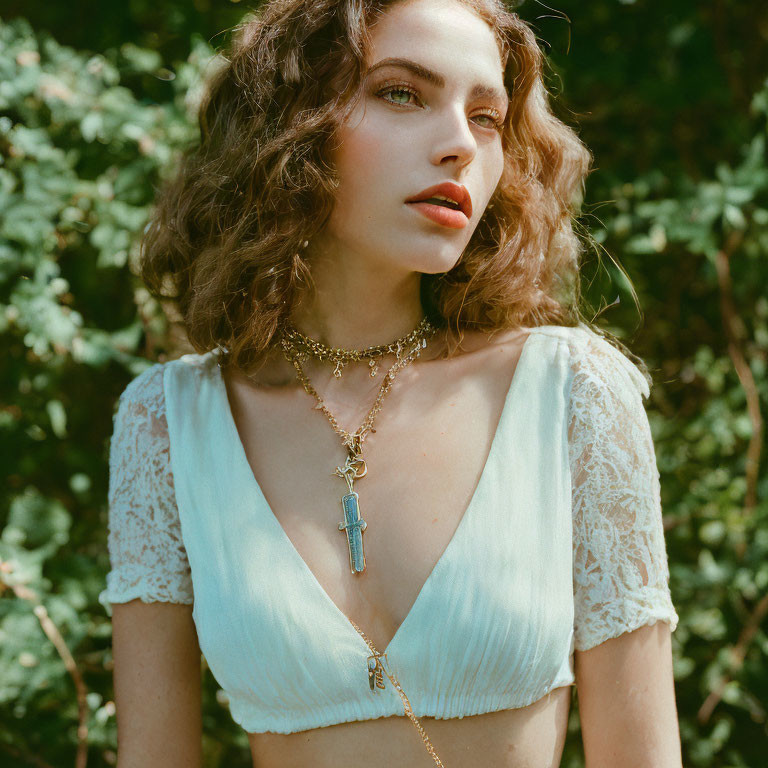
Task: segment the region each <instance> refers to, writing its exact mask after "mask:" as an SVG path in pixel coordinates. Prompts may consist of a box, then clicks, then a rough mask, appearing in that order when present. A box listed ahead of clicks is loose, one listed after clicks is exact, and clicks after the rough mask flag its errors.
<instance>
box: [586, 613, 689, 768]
mask: <svg viewBox="0 0 768 768" xmlns="http://www.w3.org/2000/svg"><path fill="white" fill-rule="evenodd" d="M574 656H575V665H576V690H577V696H578V701H579V715H580V718H581V734H582V739H583V742H584V755H585V757H586V765H587V768H614V767H615V766H621V767H622V768H681V766H682V756H681V749H680V734H679V730H678V725H677V707H676V704H675V685H674V680H673V677H672V643H671V632H670V628H669V625H668V624H667V623H666V622H664V621H659V622H656V623H655V624H653V625H646V626H643V627H640V628H639V629H636V630H633V631H632V632H627V633H625V634H622V635H620V636H619V637H616V638H612V639H610V640H606V641H604V642H602V643H600V644H599V645H597V646H595V647H594V648H591V649H590V650H588V651H575V653H574Z"/></svg>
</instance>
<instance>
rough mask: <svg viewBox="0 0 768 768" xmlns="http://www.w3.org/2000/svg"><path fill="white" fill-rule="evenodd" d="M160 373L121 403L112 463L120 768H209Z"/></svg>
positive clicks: (109, 599) (153, 372)
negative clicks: (206, 766) (204, 760)
mask: <svg viewBox="0 0 768 768" xmlns="http://www.w3.org/2000/svg"><path fill="white" fill-rule="evenodd" d="M162 373H163V369H162V366H160V365H155V366H153V367H152V368H150V369H148V370H147V371H145V372H144V373H143V374H141V375H140V376H139V377H137V378H136V379H134V380H133V381H132V382H131V383H130V384H129V385H128V387H127V388H126V390H125V392H123V394H122V395H121V397H120V403H119V407H118V410H117V414H116V416H115V422H114V431H113V435H112V442H111V446H110V459H109V554H110V562H111V565H112V568H111V570H110V572H109V573H108V574H107V588H106V589H105V590H104V592H103V593H102V594H101V595H100V596H99V599H100V600H101V602H102V603H103V604H104V606H105V608H106V609H107V612H108V613H109V614H110V615H111V616H112V648H113V657H114V673H113V674H114V687H115V703H116V708H117V731H118V768H161V766H162V768H199V766H201V765H202V722H201V664H200V662H201V654H200V647H199V644H198V638H197V630H196V627H195V624H194V621H193V618H192V605H193V602H194V601H193V590H192V581H191V573H190V568H189V563H188V561H187V558H186V550H185V548H184V545H183V541H182V536H181V526H180V521H179V514H178V509H177V507H176V496H175V490H174V485H173V475H172V472H171V468H170V461H169V449H170V445H169V438H168V427H167V422H166V418H165V403H164V397H163V386H162Z"/></svg>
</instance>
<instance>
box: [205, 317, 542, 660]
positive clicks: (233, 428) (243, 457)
mask: <svg viewBox="0 0 768 768" xmlns="http://www.w3.org/2000/svg"><path fill="white" fill-rule="evenodd" d="M537 330H538V327H537V326H534V327H533V328H530V329H528V332H527V334H526V337H525V340H524V341H523V344H522V347H521V349H520V354H519V356H518V358H517V363H516V364H515V368H514V371H513V372H512V379H511V381H510V383H509V387H508V389H507V392H506V395H505V396H504V404H503V405H502V408H501V415H500V416H499V420H498V422H497V423H496V430H495V431H494V433H493V438H492V440H491V447H490V449H489V451H488V455H487V456H486V459H485V464H484V465H483V469H482V471H481V473H480V479H479V480H478V481H477V485H476V486H475V489H474V491H473V493H472V496H471V497H470V500H469V503H468V504H467V507H466V509H465V510H464V513H463V514H462V516H461V518H460V520H459V524H458V526H457V527H456V529H455V530H454V532H453V535H452V536H451V538H450V539H449V541H448V543H447V544H446V545H445V548H444V549H443V551H442V553H441V554H440V556H439V557H438V558H437V560H436V561H435V564H434V565H433V566H432V569H431V570H430V572H429V575H428V576H427V578H426V580H425V581H424V583H423V584H422V585H421V588H420V589H419V591H418V593H417V595H416V599H415V600H414V601H413V603H412V604H411V607H410V608H409V609H408V613H406V615H405V618H404V619H403V620H402V622H401V623H400V626H398V628H397V629H396V630H395V634H394V635H393V636H392V639H391V640H390V641H389V643H388V644H387V647H386V648H385V649H384V651H383V653H385V654H387V657H388V658H390V657H391V652H392V648H393V646H394V645H395V643H396V642H397V641H398V638H399V637H401V636H402V635H403V632H404V631H405V629H406V628H407V626H408V624H409V621H410V619H411V617H412V616H413V615H414V613H415V611H416V609H417V607H418V606H419V605H420V603H421V602H422V597H423V595H424V593H425V592H426V589H427V587H428V586H429V584H430V583H431V582H432V579H433V576H434V574H435V572H436V571H437V570H438V567H439V566H440V564H441V563H443V562H444V561H445V559H446V558H447V557H448V555H449V552H450V551H451V550H452V549H454V548H455V547H456V546H458V545H457V543H456V542H457V541H458V540H459V538H460V536H461V533H462V529H464V528H466V522H467V520H468V518H469V516H470V514H471V513H472V511H473V509H474V507H475V501H476V499H477V497H478V494H479V492H480V490H481V488H482V487H483V485H484V484H485V483H487V482H488V478H487V475H488V468H489V466H490V465H491V460H492V458H493V455H494V452H495V451H496V450H497V449H498V446H497V443H498V436H499V433H500V432H501V428H502V425H503V423H504V421H505V420H506V419H507V418H508V417H509V411H510V410H511V403H512V401H513V395H514V393H515V391H516V390H517V389H518V386H517V384H518V382H519V380H520V378H521V376H520V375H519V374H520V373H521V372H522V371H523V370H524V366H523V364H524V363H525V361H526V359H527V355H526V352H527V349H528V347H529V344H528V342H529V341H530V339H531V336H533V335H534V332H535V331H537ZM213 367H214V368H215V382H216V388H217V390H218V393H219V396H220V397H221V405H222V410H223V411H224V420H225V422H226V427H225V429H226V430H227V431H228V432H229V433H230V439H231V441H232V443H233V445H234V448H233V451H234V453H235V454H236V457H235V459H234V460H235V462H237V463H238V464H239V465H240V466H242V467H243V470H244V474H245V475H246V477H247V478H248V479H247V481H246V482H248V483H250V485H251V486H252V487H253V488H254V489H255V490H256V495H257V497H258V498H259V499H260V501H261V507H262V508H263V509H264V510H265V511H266V513H267V515H268V516H269V518H270V521H271V522H272V523H273V524H274V526H275V527H276V528H277V530H278V535H279V536H280V537H281V538H282V540H283V541H284V542H285V543H286V544H287V546H288V548H289V550H290V551H291V552H292V556H293V558H294V559H295V560H296V562H297V565H298V566H299V568H300V569H301V570H302V572H303V573H304V575H305V576H306V578H307V579H308V580H309V581H310V582H311V583H312V585H313V588H314V589H315V591H316V592H317V593H318V595H319V596H320V598H321V599H322V600H323V601H324V602H325V603H326V604H327V605H328V606H329V608H330V609H331V610H332V611H333V612H334V613H335V614H336V615H337V616H338V617H342V618H343V620H344V623H345V624H346V625H347V626H348V627H349V629H350V631H351V632H352V633H353V634H354V635H355V637H356V638H357V639H358V640H359V641H360V642H361V643H363V645H365V641H364V640H363V639H362V637H360V635H359V634H358V632H357V631H356V630H355V628H354V627H353V626H352V623H351V622H350V619H349V617H348V616H347V615H346V614H345V613H344V611H342V610H341V609H340V608H339V607H338V605H336V603H335V602H334V601H333V599H332V598H331V596H330V595H329V594H328V592H327V591H326V589H325V587H323V585H322V584H321V583H320V582H319V581H318V579H317V577H316V576H315V574H314V572H313V571H312V569H311V568H310V567H309V565H307V562H306V560H304V558H303V557H302V556H301V554H300V552H299V550H298V549H296V546H295V545H294V543H293V541H291V538H290V537H289V536H288V534H287V533H286V531H285V528H283V525H282V523H281V522H280V520H279V519H278V517H277V515H275V513H274V511H273V510H272V507H271V506H270V504H269V502H268V501H267V497H266V496H265V495H264V491H263V490H262V488H261V486H260V485H259V482H258V480H257V479H256V475H255V474H254V472H253V469H252V468H251V465H250V462H249V461H248V456H247V454H246V452H245V446H244V445H243V441H242V440H241V438H240V433H239V432H238V429H237V424H236V423H235V418H234V415H233V413H232V407H231V405H230V402H229V397H228V395H227V387H226V383H225V381H224V377H223V375H222V372H221V368H220V367H219V366H218V365H214V366H213ZM236 471H237V470H236ZM367 648H368V647H367V645H366V649H367Z"/></svg>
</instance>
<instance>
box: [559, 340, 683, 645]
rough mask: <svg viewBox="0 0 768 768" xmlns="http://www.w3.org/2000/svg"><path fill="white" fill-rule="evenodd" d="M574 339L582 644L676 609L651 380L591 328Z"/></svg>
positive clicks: (572, 442)
mask: <svg viewBox="0 0 768 768" xmlns="http://www.w3.org/2000/svg"><path fill="white" fill-rule="evenodd" d="M578 339H579V340H578V341H577V342H576V343H574V344H573V346H572V365H573V372H574V373H573V378H572V380H571V390H570V398H569V416H568V443H569V460H570V470H571V481H572V501H573V507H572V511H573V577H574V647H575V649H576V650H579V651H584V650H588V649H590V648H593V647H594V646H596V645H598V644H600V643H602V642H604V641H606V640H609V639H611V638H614V637H618V636H619V635H621V634H623V633H625V632H631V631H632V630H635V629H637V628H639V627H641V626H644V625H646V624H655V623H656V622H657V621H659V620H661V621H666V622H667V623H668V624H669V625H670V628H671V630H672V631H674V630H675V628H676V627H677V623H678V615H677V613H676V611H675V608H674V606H673V604H672V600H671V595H670V590H669V566H668V561H667V553H666V544H665V540H664V529H663V525H662V517H661V497H660V484H659V471H658V468H657V466H656V456H655V450H654V445H653V440H652V436H651V430H650V425H649V422H648V417H647V414H646V412H645V409H644V406H643V396H645V397H647V396H648V393H649V386H648V383H647V381H646V379H645V377H644V376H643V374H642V373H641V372H640V370H639V369H638V368H637V367H636V366H635V365H634V364H633V363H632V362H631V360H629V358H628V357H626V356H625V355H624V354H622V352H621V351H620V350H618V349H617V348H616V347H614V346H613V345H611V344H610V343H609V342H608V341H606V340H605V339H603V338H602V337H600V336H599V335H597V334H596V333H594V332H592V331H583V332H580V333H579V334H578Z"/></svg>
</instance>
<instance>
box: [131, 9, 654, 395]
mask: <svg viewBox="0 0 768 768" xmlns="http://www.w3.org/2000/svg"><path fill="white" fill-rule="evenodd" d="M397 2H403V0H389V1H387V0H384V1H381V0H267V2H265V3H264V4H263V5H261V6H260V7H259V8H258V9H257V10H256V11H255V12H250V13H249V14H247V15H246V16H245V17H244V18H243V19H242V20H241V22H240V23H239V24H238V25H237V26H236V27H235V28H234V29H233V30H232V31H233V34H232V36H231V42H230V44H229V46H228V49H227V50H225V52H224V53H223V54H222V55H221V56H220V57H219V61H220V64H219V66H218V67H216V68H214V70H213V72H212V73H211V74H209V75H208V77H207V78H206V82H205V83H204V93H203V96H202V99H201V101H200V106H199V111H198V122H199V128H200V138H199V141H196V142H195V143H194V144H193V145H192V146H190V147H188V148H187V149H186V150H185V151H184V152H183V153H182V156H181V158H180V161H179V163H178V166H177V169H176V170H175V171H174V172H173V174H172V175H171V176H169V177H168V178H167V179H166V180H165V181H164V183H163V184H162V185H161V187H160V189H159V190H158V194H157V197H156V200H155V205H154V206H153V212H152V216H151V220H150V222H149V225H148V227H147V229H146V230H145V233H144V237H143V239H142V243H141V253H140V276H141V278H142V280H143V282H144V283H145V285H146V286H147V288H148V290H149V291H150V293H152V294H154V295H155V296H157V297H158V298H160V299H164V300H169V301H170V302H171V304H172V308H173V309H174V310H175V314H176V315H177V318H178V319H179V320H180V322H181V323H182V325H183V328H184V331H185V334H186V336H187V339H188V340H189V343H190V344H191V346H192V347H193V348H194V349H195V350H196V351H197V352H199V353H203V352H206V351H210V350H211V349H214V348H217V347H224V348H225V349H226V350H227V352H228V354H227V355H226V356H225V359H226V362H225V364H226V365H234V366H236V367H237V368H239V369H241V370H244V371H249V370H251V369H252V368H253V367H254V365H255V364H256V363H257V362H258V360H259V358H260V357H261V356H262V355H263V354H264V353H265V351H267V350H268V349H270V347H271V346H273V345H274V344H275V343H276V341H277V337H276V332H277V330H278V328H279V327H280V323H281V321H282V320H284V319H286V318H287V317H288V316H289V315H290V313H291V309H292V307H293V305H294V302H295V301H296V299H297V297H298V295H299V293H300V292H301V290H302V289H305V288H308V287H309V288H311V287H312V278H311V264H310V263H307V259H306V258H305V257H304V256H303V255H302V251H303V246H304V245H305V244H306V243H307V242H308V241H310V240H311V239H312V237H313V236H314V235H315V234H317V233H319V232H320V231H321V230H322V229H323V227H324V226H325V224H326V222H327V221H328V218H329V216H330V214H331V211H332V209H333V205H334V197H335V194H334V193H335V189H336V187H337V185H338V176H337V173H336V170H335V168H334V167H333V164H332V163H331V162H330V161H329V159H328V154H327V147H328V145H329V143H330V142H331V140H332V139H333V138H334V137H335V135H336V131H337V129H338V128H339V127H340V126H341V125H342V124H343V122H344V120H345V118H346V117H347V116H348V114H349V113H350V112H351V111H352V109H353V108H354V106H355V104H356V101H357V99H358V98H360V97H361V94H362V91H363V87H364V77H365V73H366V69H367V66H366V61H365V55H366V51H368V50H369V43H370V39H371V32H372V29H373V27H374V26H375V24H376V21H377V19H378V18H379V17H380V16H381V15H382V14H384V13H386V11H387V9H388V8H389V7H391V6H393V5H394V4H395V3H397ZM457 2H460V3H462V4H463V5H465V6H466V7H468V8H470V9H472V10H473V11H474V12H475V13H476V14H477V15H478V16H480V17H481V18H482V19H483V20H485V21H486V23H487V24H488V25H489V26H490V27H491V29H492V30H493V32H494V34H495V38H496V41H497V43H498V46H499V52H500V55H501V61H502V64H503V68H504V69H503V77H504V84H505V87H506V90H507V92H508V95H509V109H508V112H507V116H506V119H505V122H504V125H503V127H502V130H501V140H502V147H503V155H504V168H503V172H502V176H501V179H500V181H499V184H498V186H497V188H496V190H495V192H494V194H493V196H492V198H491V200H490V202H489V204H488V206H487V207H486V210H485V211H484V213H483V216H482V218H481V219H480V221H479V223H478V224H477V227H476V229H475V231H474V232H473V234H472V236H471V238H470V241H469V243H468V244H467V246H466V248H465V249H464V251H463V253H462V254H461V257H460V259H459V260H458V262H457V263H456V265H455V266H454V267H453V268H452V269H451V270H450V271H448V272H445V273H440V274H422V277H421V300H422V306H423V309H424V312H425V314H426V315H427V317H429V318H430V319H431V320H432V321H433V323H435V324H437V325H438V326H440V327H444V328H446V329H447V333H448V339H449V341H452V342H453V341H455V339H456V337H455V336H454V334H456V335H457V336H458V337H459V340H460V337H461V334H462V330H463V329H465V328H475V329H480V330H483V331H485V332H488V333H493V332H495V331H498V330H501V329H506V328H514V327H530V326H538V325H548V324H555V325H565V326H575V325H577V324H579V323H583V324H586V325H588V326H590V327H592V328H593V330H595V331H596V332H597V333H599V334H600V335H602V336H603V337H605V338H607V339H608V340H609V342H611V343H613V344H614V346H617V347H618V348H619V349H620V350H621V351H622V352H624V353H625V354H627V355H628V356H629V357H630V358H632V359H633V361H634V362H636V364H638V365H639V367H640V368H641V370H642V371H643V373H644V375H645V376H646V378H647V379H648V381H649V384H650V383H651V380H650V376H649V374H648V373H647V368H646V367H645V364H644V363H643V361H642V360H641V359H640V358H637V357H636V356H635V355H633V354H632V352H631V351H629V350H627V348H626V347H624V346H623V344H621V342H620V341H619V340H618V339H616V338H615V337H613V336H612V335H610V334H609V333H607V332H606V331H603V330H601V329H599V328H597V327H596V326H594V325H593V323H592V322H591V321H590V320H588V319H587V318H585V317H583V316H582V315H581V311H580V307H579V305H580V302H581V288H580V279H579V278H580V261H581V256H582V254H583V252H584V250H585V248H584V245H583V243H582V240H581V239H580V236H579V235H578V234H577V232H578V222H577V217H578V215H579V213H580V208H581V204H582V201H583V193H584V183H585V179H586V177H587V175H588V173H589V172H590V165H591V161H592V155H591V153H590V151H589V150H588V149H587V147H586V146H585V145H584V143H583V142H582V141H581V140H580V139H579V137H578V136H577V134H576V133H575V131H574V130H573V129H572V128H570V127H569V126H567V125H566V124H565V123H563V122H562V121H560V120H559V119H558V118H557V117H556V116H555V115H554V113H553V112H552V110H551V108H550V105H549V102H548V96H549V94H548V92H547V90H546V87H545V83H544V65H545V62H546V60H545V57H544V55H543V53H542V52H541V50H540V49H539V46H538V44H537V41H536V36H535V34H534V32H533V31H532V29H531V28H530V27H529V26H528V24H527V23H526V22H525V21H523V20H522V19H521V18H520V17H519V16H518V15H517V14H516V13H514V12H513V11H511V10H509V9H508V8H507V7H506V5H505V3H504V2H503V1H502V0H457ZM585 240H586V241H588V242H591V238H590V237H589V236H588V235H587V234H585ZM169 291H170V292H169Z"/></svg>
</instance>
